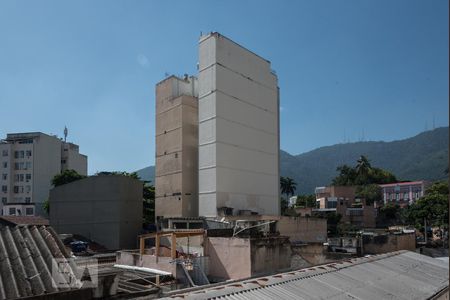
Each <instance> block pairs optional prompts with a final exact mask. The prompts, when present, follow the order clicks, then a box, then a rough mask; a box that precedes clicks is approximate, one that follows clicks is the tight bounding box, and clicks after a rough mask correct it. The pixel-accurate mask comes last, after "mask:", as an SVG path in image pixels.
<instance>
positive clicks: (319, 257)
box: [291, 243, 355, 269]
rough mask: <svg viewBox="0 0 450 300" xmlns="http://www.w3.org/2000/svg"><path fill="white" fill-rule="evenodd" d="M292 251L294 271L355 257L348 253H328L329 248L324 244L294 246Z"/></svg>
mask: <svg viewBox="0 0 450 300" xmlns="http://www.w3.org/2000/svg"><path fill="white" fill-rule="evenodd" d="M291 250H292V259H291V267H292V268H293V269H301V268H306V267H310V266H317V265H323V264H328V263H331V262H335V261H339V260H342V259H348V258H351V257H354V256H355V255H352V254H348V253H334V252H328V251H327V246H324V245H323V243H308V244H303V245H292V247H291Z"/></svg>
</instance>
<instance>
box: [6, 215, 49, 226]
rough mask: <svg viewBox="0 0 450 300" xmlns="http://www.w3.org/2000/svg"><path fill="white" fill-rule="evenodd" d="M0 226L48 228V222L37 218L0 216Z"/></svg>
mask: <svg viewBox="0 0 450 300" xmlns="http://www.w3.org/2000/svg"><path fill="white" fill-rule="evenodd" d="M0 224H3V225H11V226H15V225H36V226H40V225H44V226H48V225H49V221H48V220H47V219H46V218H43V217H39V216H0Z"/></svg>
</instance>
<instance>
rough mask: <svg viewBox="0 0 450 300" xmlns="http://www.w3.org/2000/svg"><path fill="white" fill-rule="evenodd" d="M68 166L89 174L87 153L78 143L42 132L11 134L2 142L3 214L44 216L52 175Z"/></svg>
mask: <svg viewBox="0 0 450 300" xmlns="http://www.w3.org/2000/svg"><path fill="white" fill-rule="evenodd" d="M67 169H74V170H75V171H77V172H78V173H79V174H82V175H87V156H85V155H83V154H80V153H79V148H78V146H77V145H75V144H72V143H66V142H64V141H63V140H61V139H59V138H57V137H56V136H50V135H47V134H44V133H41V132H28V133H12V134H8V135H7V136H6V139H4V140H1V141H0V176H1V177H0V199H1V204H0V207H1V211H2V214H3V215H19V214H20V215H34V214H37V215H45V212H44V209H43V203H44V201H45V200H47V199H48V196H49V191H50V189H51V187H52V184H51V180H52V178H53V177H54V176H55V175H57V174H59V173H61V172H62V171H64V170H67Z"/></svg>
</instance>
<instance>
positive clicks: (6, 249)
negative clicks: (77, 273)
mask: <svg viewBox="0 0 450 300" xmlns="http://www.w3.org/2000/svg"><path fill="white" fill-rule="evenodd" d="M67 258H68V254H67V253H66V250H65V248H64V245H63V244H62V243H61V241H60V240H59V239H58V237H57V235H56V233H55V232H54V231H53V229H52V228H51V227H48V226H14V227H13V226H2V225H0V299H16V298H22V297H29V296H38V295H43V294H48V293H56V292H61V291H68V290H70V289H69V288H60V286H57V284H56V282H55V280H57V281H58V283H61V282H62V280H65V279H64V278H61V277H55V276H52V266H54V265H55V264H56V259H62V260H63V261H65V262H68V272H70V274H74V272H73V270H75V268H76V267H75V265H74V264H73V262H71V260H67Z"/></svg>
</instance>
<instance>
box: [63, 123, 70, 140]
mask: <svg viewBox="0 0 450 300" xmlns="http://www.w3.org/2000/svg"><path fill="white" fill-rule="evenodd" d="M68 133H69V130H67V126H64V143H65V142H66V140H67V134H68Z"/></svg>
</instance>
